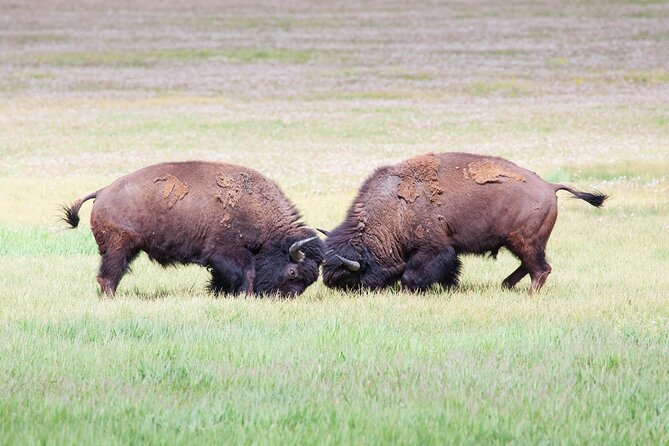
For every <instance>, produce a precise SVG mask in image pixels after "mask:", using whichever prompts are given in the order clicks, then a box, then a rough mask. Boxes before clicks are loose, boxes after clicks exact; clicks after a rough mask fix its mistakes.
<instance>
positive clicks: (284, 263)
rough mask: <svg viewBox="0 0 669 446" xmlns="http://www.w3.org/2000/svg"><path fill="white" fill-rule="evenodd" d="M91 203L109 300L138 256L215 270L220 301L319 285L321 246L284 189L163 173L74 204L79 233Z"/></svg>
mask: <svg viewBox="0 0 669 446" xmlns="http://www.w3.org/2000/svg"><path fill="white" fill-rule="evenodd" d="M91 198H95V203H94V205H93V211H92V213H91V229H92V230H93V235H94V236H95V240H96V242H97V244H98V247H99V250H100V255H101V256H102V264H101V265H100V272H99V275H98V283H99V284H100V288H101V289H102V291H103V292H104V293H107V294H108V295H109V296H112V297H113V296H114V293H115V291H116V287H117V285H118V283H119V281H120V280H121V277H122V276H123V274H124V273H125V272H126V271H127V269H128V266H129V265H130V263H131V262H132V260H133V259H134V258H135V257H136V256H137V254H138V253H139V252H140V251H144V252H146V253H147V254H148V255H149V258H151V259H153V260H155V261H157V262H158V263H160V264H161V265H172V264H178V263H182V264H187V263H194V264H197V265H203V266H206V267H208V268H209V269H210V270H211V276H212V278H211V282H210V289H211V290H212V291H213V292H215V293H221V292H223V293H246V294H252V293H255V294H270V293H278V294H283V295H297V294H300V293H301V292H303V291H304V290H305V288H306V287H308V286H309V285H311V284H312V283H313V282H315V281H316V279H318V268H319V265H320V263H321V261H322V258H323V242H322V241H321V240H319V239H318V237H317V236H316V233H315V232H314V231H313V230H312V229H308V228H306V227H304V225H303V224H302V223H301V222H300V221H299V220H300V215H299V213H298V212H297V210H296V208H295V206H294V205H293V204H292V203H291V202H290V201H289V200H288V199H287V198H286V196H285V195H284V194H283V193H282V192H281V190H280V189H279V187H278V186H277V185H276V184H275V183H274V182H273V181H271V180H269V179H267V178H265V177H264V176H263V175H261V174H260V173H258V172H256V171H255V170H252V169H247V168H244V167H240V166H235V165H232V164H222V163H208V162H196V161H191V162H181V163H165V164H157V165H155V166H150V167H146V168H144V169H141V170H138V171H137V172H134V173H131V174H129V175H126V176H124V177H121V178H119V179H117V180H116V181H114V182H113V183H112V184H110V185H109V186H107V187H105V188H103V189H100V190H98V191H97V192H93V193H91V194H88V195H86V196H85V197H83V198H80V199H78V200H76V201H75V202H74V203H73V204H72V205H71V206H69V207H66V208H65V209H64V210H65V216H64V220H65V221H66V222H67V223H69V224H70V225H71V226H72V227H76V226H77V224H78V223H79V216H78V213H79V208H80V207H81V205H82V203H84V202H85V201H87V200H90V199H91Z"/></svg>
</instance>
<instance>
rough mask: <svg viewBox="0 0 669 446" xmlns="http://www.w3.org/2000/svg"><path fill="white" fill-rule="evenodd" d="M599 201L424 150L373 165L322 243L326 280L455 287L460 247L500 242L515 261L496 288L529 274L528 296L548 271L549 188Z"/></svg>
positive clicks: (598, 199) (466, 158)
mask: <svg viewBox="0 0 669 446" xmlns="http://www.w3.org/2000/svg"><path fill="white" fill-rule="evenodd" d="M559 190H566V191H568V192H570V193H572V194H573V195H574V196H575V197H576V198H580V199H582V200H584V201H586V202H588V203H589V204H591V205H593V206H596V207H600V206H601V205H602V204H603V203H604V201H605V200H606V198H607V196H606V195H604V194H601V193H588V192H581V191H578V190H576V189H574V188H572V187H570V186H566V185H562V184H552V183H548V182H546V181H544V180H542V179H541V178H540V177H539V176H537V175H536V174H535V173H534V172H531V171H529V170H526V169H523V168H521V167H518V166H517V165H515V164H513V163H511V162H509V161H506V160H504V159H501V158H496V157H483V156H479V155H472V154H466V153H442V154H427V155H422V156H418V157H415V158H411V159H409V160H406V161H404V162H402V163H400V164H397V165H394V166H386V167H382V168H380V169H377V171H376V172H374V173H373V174H372V175H371V176H370V177H369V178H368V179H367V180H366V181H365V183H364V184H363V186H362V187H361V189H360V191H359V193H358V195H357V197H356V199H355V201H354V203H353V204H352V205H351V207H350V208H349V211H348V214H347V217H346V219H345V221H344V222H343V223H342V224H341V225H339V226H338V227H337V228H336V229H334V230H333V231H331V232H330V233H328V234H326V235H328V239H327V240H326V256H325V260H324V262H323V280H324V283H325V285H327V286H329V287H334V288H341V289H356V288H371V289H378V288H383V287H386V286H389V285H392V284H394V283H396V282H397V281H398V280H399V281H401V284H402V287H403V288H404V289H406V290H410V291H422V290H426V289H428V288H429V287H430V286H432V285H433V284H435V283H439V284H441V285H442V286H443V287H445V288H450V287H453V286H456V285H457V284H458V276H459V273H460V268H461V263H460V260H459V259H458V256H459V255H460V254H467V253H472V254H484V253H486V252H490V253H492V255H493V257H494V256H495V255H496V254H497V252H498V251H499V249H501V248H502V247H505V248H507V249H508V250H509V251H511V252H512V253H513V254H514V255H515V256H516V257H518V258H519V259H520V261H521V264H520V266H519V267H518V268H517V269H516V270H515V271H513V272H512V273H511V274H510V275H509V276H508V277H507V278H506V279H504V281H503V282H502V286H503V287H505V288H512V287H513V286H515V285H516V283H518V282H519V281H520V280H521V279H522V278H523V277H525V276H526V275H528V274H529V275H530V277H531V285H530V294H531V293H532V292H536V291H539V290H540V289H541V287H542V286H543V284H544V283H545V281H546V278H547V277H548V274H549V273H550V272H551V267H550V265H549V264H548V263H547V262H546V257H545V249H546V244H547V242H548V238H549V237H550V234H551V231H552V229H553V226H554V224H555V221H556V219H557V197H556V194H555V193H556V192H557V191H559Z"/></svg>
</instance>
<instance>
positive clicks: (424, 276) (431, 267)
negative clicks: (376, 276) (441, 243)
mask: <svg viewBox="0 0 669 446" xmlns="http://www.w3.org/2000/svg"><path fill="white" fill-rule="evenodd" d="M459 271H460V262H459V260H458V258H457V255H456V254H455V250H454V249H453V248H452V247H451V246H448V247H446V248H443V249H441V250H435V249H426V250H421V251H417V252H416V253H414V254H413V255H412V256H411V258H410V259H409V261H408V262H407V264H406V266H405V268H404V273H403V274H402V279H401V282H402V288H403V289H405V290H408V291H414V292H415V291H425V290H427V289H428V288H430V287H431V286H432V285H433V284H434V283H436V282H441V283H443V284H444V285H445V286H455V285H457V282H458V273H459Z"/></svg>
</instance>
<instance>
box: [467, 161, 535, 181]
mask: <svg viewBox="0 0 669 446" xmlns="http://www.w3.org/2000/svg"><path fill="white" fill-rule="evenodd" d="M462 173H463V175H464V176H465V178H466V179H468V180H469V179H472V180H474V181H476V183H478V184H485V183H499V182H501V181H502V178H511V179H514V180H516V181H523V182H525V181H526V180H525V177H524V176H522V175H521V174H519V173H516V172H513V171H511V170H509V169H507V168H505V167H503V166H500V165H499V164H497V163H494V162H492V161H488V160H482V161H474V162H471V163H469V164H468V165H467V167H466V168H465V169H463V170H462Z"/></svg>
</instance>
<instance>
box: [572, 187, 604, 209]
mask: <svg viewBox="0 0 669 446" xmlns="http://www.w3.org/2000/svg"><path fill="white" fill-rule="evenodd" d="M574 195H575V196H576V198H580V199H581V200H585V201H587V202H588V203H590V204H591V205H593V206H594V207H597V208H599V207H602V205H603V204H604V202H605V201H606V200H607V199H608V198H609V196H608V195H606V194H605V193H602V192H599V191H595V192H592V193H590V192H578V193H576V194H574Z"/></svg>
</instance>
